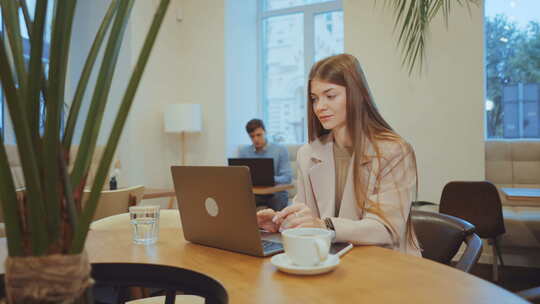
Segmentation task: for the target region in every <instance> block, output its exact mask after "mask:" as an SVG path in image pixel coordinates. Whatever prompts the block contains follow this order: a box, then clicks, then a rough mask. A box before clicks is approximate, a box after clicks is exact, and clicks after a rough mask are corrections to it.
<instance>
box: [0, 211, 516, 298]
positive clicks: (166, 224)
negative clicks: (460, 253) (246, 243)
mask: <svg viewBox="0 0 540 304" xmlns="http://www.w3.org/2000/svg"><path fill="white" fill-rule="evenodd" d="M112 218H113V219H111V218H107V219H103V220H101V221H100V222H99V223H94V224H93V227H92V230H91V231H90V233H89V235H88V240H87V243H86V250H87V252H88V254H89V256H90V261H91V262H134V263H153V264H164V265H171V266H177V267H183V268H187V269H192V270H195V271H200V272H202V273H204V274H206V275H209V276H211V277H213V278H214V279H217V280H218V281H220V282H221V283H222V284H223V286H225V288H226V289H227V292H228V293H229V302H230V303H235V304H236V303H526V301H524V300H522V299H521V298H519V297H518V296H516V295H514V294H513V293H510V292H508V291H506V290H504V289H502V288H500V287H498V286H496V285H494V284H492V283H490V282H487V281H484V280H482V279H479V278H477V277H475V276H472V275H469V274H467V273H464V272H462V271H459V270H456V269H454V268H451V267H449V266H446V265H442V264H439V263H435V262H432V261H430V260H427V259H423V258H419V257H414V256H410V255H406V254H402V253H399V252H396V251H392V250H388V249H384V248H380V247H375V246H360V247H355V248H353V249H352V250H351V251H350V252H349V253H348V254H347V255H345V256H344V257H343V258H342V260H341V264H340V265H339V266H338V268H337V269H336V270H334V271H333V272H330V273H327V274H322V275H316V276H297V275H289V274H285V273H282V272H279V271H278V270H277V269H276V268H275V267H274V266H273V265H272V264H271V263H270V259H269V258H259V257H252V256H248V255H243V254H238V253H234V252H229V251H225V250H220V249H214V248H210V247H205V246H200V245H196V244H192V243H189V242H187V241H185V240H184V238H183V235H182V231H181V229H180V224H179V223H180V218H179V214H178V211H177V210H162V211H161V220H160V239H159V241H158V242H157V243H156V244H154V245H150V246H144V245H135V244H133V243H132V240H131V227H130V224H129V217H128V215H127V214H121V215H116V216H114V217H112ZM0 246H1V247H0V248H3V250H0V253H2V254H3V255H4V256H5V252H6V250H5V246H6V245H5V239H3V240H1V241H0ZM0 258H3V257H0ZM0 268H2V271H3V263H2V265H1V266H0Z"/></svg>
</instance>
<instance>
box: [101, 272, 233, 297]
mask: <svg viewBox="0 0 540 304" xmlns="http://www.w3.org/2000/svg"><path fill="white" fill-rule="evenodd" d="M92 277H93V278H94V280H95V281H96V284H95V288H104V287H105V288H111V289H114V290H115V291H116V292H115V297H116V299H115V300H113V301H112V302H114V303H124V302H126V301H127V300H130V295H129V293H130V292H129V288H132V287H144V288H150V289H159V290H163V292H164V294H165V296H166V297H165V304H172V303H174V300H175V297H176V294H177V293H180V294H187V295H197V296H201V297H203V298H204V299H205V303H207V304H226V303H228V296H227V291H226V290H225V288H224V287H223V286H222V285H221V284H220V283H219V282H218V281H216V280H214V279H212V278H210V277H209V276H206V275H204V274H202V273H198V272H195V271H192V270H188V269H183V268H177V267H170V266H162V265H153V264H135V263H94V264H92Z"/></svg>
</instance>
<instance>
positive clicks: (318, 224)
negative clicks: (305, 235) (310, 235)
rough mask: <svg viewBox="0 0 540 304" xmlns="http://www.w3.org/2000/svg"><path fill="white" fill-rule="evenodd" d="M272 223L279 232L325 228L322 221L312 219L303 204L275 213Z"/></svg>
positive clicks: (309, 211)
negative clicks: (303, 228) (294, 229)
mask: <svg viewBox="0 0 540 304" xmlns="http://www.w3.org/2000/svg"><path fill="white" fill-rule="evenodd" d="M273 221H274V223H276V224H277V226H278V227H279V231H283V230H285V229H290V228H299V227H313V228H326V225H325V224H324V221H323V220H321V219H320V218H318V217H314V216H313V213H312V212H311V210H310V209H309V208H308V206H306V205H305V204H294V205H291V206H289V207H287V208H285V209H283V210H281V211H279V212H277V213H276V216H275V217H274V220H273Z"/></svg>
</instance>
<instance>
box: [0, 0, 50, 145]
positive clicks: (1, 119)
mask: <svg viewBox="0 0 540 304" xmlns="http://www.w3.org/2000/svg"><path fill="white" fill-rule="evenodd" d="M26 5H27V6H28V11H29V13H30V17H31V18H33V14H34V10H35V7H36V0H26ZM52 9H53V3H52V2H49V3H48V6H47V20H46V22H47V24H46V25H45V31H46V32H45V41H44V44H43V55H42V60H43V63H45V65H44V68H45V71H44V73H48V67H49V65H48V62H49V43H50V40H51V39H50V37H51V34H50V24H51V20H52V16H51V15H52ZM2 18H3V17H2V13H1V11H0V35H1V36H2V39H3V40H4V41H5V42H7V41H8V37H7V36H6V35H5V33H6V31H5V28H4V23H3V19H2ZM19 23H20V28H21V35H22V39H23V41H22V45H23V56H24V61H25V63H26V64H28V63H29V61H30V38H29V35H28V31H27V28H26V23H25V20H24V16H23V14H22V11H21V10H19ZM5 111H6V104H5V99H4V91H3V89H2V88H1V86H0V135H2V136H3V135H4V129H5V122H6V120H5V114H6V113H5ZM44 111H45V106H44V103H43V100H42V103H41V106H40V112H41V118H42V119H43V118H44V117H45V115H44ZM43 123H44V122H43V120H42V121H41V123H40V128H41V131H43V129H44V125H43Z"/></svg>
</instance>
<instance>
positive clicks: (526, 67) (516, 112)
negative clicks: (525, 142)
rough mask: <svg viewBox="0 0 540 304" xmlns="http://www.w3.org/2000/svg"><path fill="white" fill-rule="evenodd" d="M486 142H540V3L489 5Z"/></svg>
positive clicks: (515, 0) (520, 0)
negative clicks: (505, 140)
mask: <svg viewBox="0 0 540 304" xmlns="http://www.w3.org/2000/svg"><path fill="white" fill-rule="evenodd" d="M485 6H486V7H485V12H486V16H485V39H486V41H485V56H486V57H485V64H486V66H485V70H486V107H485V109H486V113H485V114H486V115H485V123H486V128H485V129H486V139H488V140H490V139H537V140H540V1H538V0H486V1H485Z"/></svg>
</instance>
